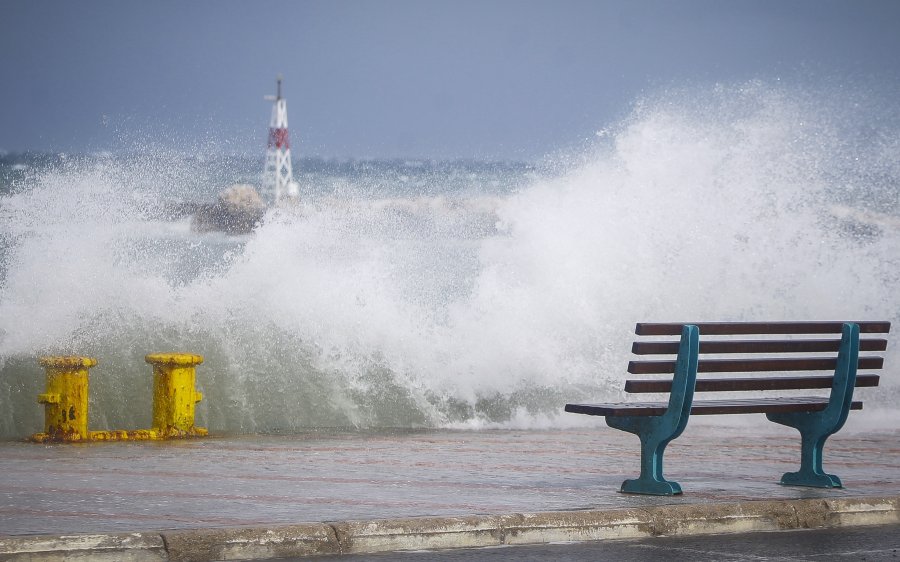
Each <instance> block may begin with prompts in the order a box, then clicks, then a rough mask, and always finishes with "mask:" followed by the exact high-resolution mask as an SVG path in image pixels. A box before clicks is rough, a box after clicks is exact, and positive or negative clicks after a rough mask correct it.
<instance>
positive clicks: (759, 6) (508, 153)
mask: <svg viewBox="0 0 900 562" xmlns="http://www.w3.org/2000/svg"><path fill="white" fill-rule="evenodd" d="M279 73H281V74H283V75H284V80H285V97H286V98H287V100H288V112H289V117H290V125H291V134H292V140H293V146H294V151H295V157H296V156H298V155H315V156H323V157H395V156H396V157H401V156H406V157H432V158H470V157H476V158H487V159H492V158H513V159H532V158H537V157H540V156H542V155H544V154H547V153H550V152H553V151H555V150H558V149H562V148H565V147H567V146H574V145H578V144H579V143H581V142H583V141H584V139H586V138H590V137H591V136H592V135H593V133H594V132H595V131H597V130H598V129H602V128H603V127H605V126H606V125H607V124H609V123H610V122H614V121H615V120H617V119H620V118H621V117H622V116H623V115H626V114H627V113H628V112H629V110H630V107H631V105H632V104H633V103H634V102H635V100H637V99H638V98H640V97H641V96H643V95H652V94H653V93H654V92H656V91H658V90H661V89H664V88H667V87H670V86H682V85H691V86H695V85H703V84H714V83H717V82H724V83H728V84H731V83H734V82H738V81H744V80H751V79H762V80H775V79H782V80H786V81H795V82H803V83H806V84H813V85H815V84H832V85H833V84H842V83H846V84H855V83H871V84H874V85H875V86H876V87H879V88H886V89H888V90H890V89H891V88H896V89H898V90H900V88H898V86H900V0H884V1H867V0H845V1H833V0H803V1H799V0H771V1H769V0H758V1H747V0H683V1H675V0H667V1H641V0H622V1H601V0H594V1H576V0H552V1H551V0H546V1H526V0H520V1H514V0H477V1H470V0H431V1H430V0H368V1H360V0H321V1H319V0H308V1H302V0H298V1H291V2H276V1H266V2H249V1H231V0H222V1H215V2H213V1H192V2H185V1H152V2H137V1H120V0H115V1H97V0H85V1H78V2H75V1H44V0H0V77H2V82H0V84H2V87H0V150H7V151H23V150H42V151H68V152H73V151H95V150H116V149H118V148H120V147H124V148H127V149H134V148H138V147H141V146H146V145H147V144H151V145H152V144H160V145H163V146H167V147H174V148H176V149H178V150H185V151H188V152H192V151H194V150H199V151H206V152H223V153H247V154H255V153H261V152H262V151H263V150H264V144H265V137H266V127H267V126H268V119H269V111H270V103H269V102H265V101H263V99H262V98H263V95H265V94H271V93H274V86H275V84H274V78H275V76H276V74H279ZM898 103H900V101H898Z"/></svg>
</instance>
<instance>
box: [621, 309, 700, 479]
mask: <svg viewBox="0 0 900 562" xmlns="http://www.w3.org/2000/svg"><path fill="white" fill-rule="evenodd" d="M699 353H700V330H698V329H697V326H692V325H686V326H684V327H683V328H682V330H681V343H680V345H679V348H678V359H677V361H676V364H675V373H674V375H673V376H672V390H671V392H670V394H669V407H668V408H667V409H666V413H665V414H663V415H661V416H606V425H608V426H610V427H613V428H615V429H621V430H622V431H627V432H628V433H634V434H635V435H637V436H638V437H640V439H641V475H640V476H639V477H638V478H637V479H633V480H626V481H625V482H623V483H622V488H621V490H620V491H621V492H624V493H629V494H649V495H654V496H672V495H676V494H680V493H681V486H680V485H679V484H678V482H672V481H670V480H666V479H665V478H664V477H663V453H664V452H665V450H666V445H668V444H669V442H670V441H672V440H673V439H675V438H676V437H678V436H679V435H681V432H682V431H684V428H685V427H687V422H688V418H689V417H690V414H691V404H692V403H693V401H694V386H695V383H696V381H697V361H698V356H699Z"/></svg>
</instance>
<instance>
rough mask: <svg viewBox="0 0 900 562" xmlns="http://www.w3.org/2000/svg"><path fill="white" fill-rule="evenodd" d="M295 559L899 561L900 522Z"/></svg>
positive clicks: (371, 561)
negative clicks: (799, 529)
mask: <svg viewBox="0 0 900 562" xmlns="http://www.w3.org/2000/svg"><path fill="white" fill-rule="evenodd" d="M290 560H294V561H296V562H301V561H309V560H314V561H315V562H326V561H328V562H331V561H333V562H338V561H342V562H387V561H397V562H425V561H431V560H435V561H438V562H457V561H467V562H468V561H476V560H477V561H481V560H485V561H488V562H530V561H537V560H541V561H546V560H553V561H560V562H575V561H578V562H582V561H588V560H590V561H595V560H612V561H616V562H628V561H645V560H665V561H668V562H672V561H676V560H686V561H688V560H689V561H691V562H713V561H716V562H719V561H749V560H753V561H760V560H777V561H788V562H789V561H799V560H805V561H817V562H818V561H838V560H840V561H842V562H847V561H852V560H866V561H872V560H894V561H900V525H890V526H883V527H855V528H840V529H816V530H802V531H778V532H765V533H763V532H760V533H747V534H735V535H707V536H699V537H674V538H670V537H665V538H664V537H659V538H652V539H641V540H621V541H600V542H587V543H573V544H550V545H536V546H509V547H499V548H480V549H459V550H444V551H428V552H388V553H382V554H367V555H356V556H325V557H318V558H312V559H310V558H302V559H300V558H295V559H290Z"/></svg>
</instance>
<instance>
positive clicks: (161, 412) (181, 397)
mask: <svg viewBox="0 0 900 562" xmlns="http://www.w3.org/2000/svg"><path fill="white" fill-rule="evenodd" d="M144 360H146V361H147V363H150V364H151V365H153V429H152V431H155V432H157V434H158V435H159V438H161V439H166V438H171V437H195V436H202V435H206V434H207V430H206V429H205V428H202V427H194V411H195V405H196V404H197V402H199V401H200V400H202V399H203V395H202V394H201V393H199V392H197V391H196V389H195V382H196V375H195V367H196V366H197V365H199V364H200V363H202V362H203V357H201V356H200V355H191V354H187V353H152V354H150V355H147V356H146V357H145V358H144Z"/></svg>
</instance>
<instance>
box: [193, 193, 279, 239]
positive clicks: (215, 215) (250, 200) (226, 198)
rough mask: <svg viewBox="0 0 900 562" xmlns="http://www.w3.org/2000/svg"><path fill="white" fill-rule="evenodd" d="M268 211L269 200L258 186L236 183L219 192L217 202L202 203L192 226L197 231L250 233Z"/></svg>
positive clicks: (194, 215) (194, 216)
mask: <svg viewBox="0 0 900 562" xmlns="http://www.w3.org/2000/svg"><path fill="white" fill-rule="evenodd" d="M265 213H266V204H265V202H264V201H263V200H262V197H260V195H259V192H258V191H256V188H254V187H253V186H252V185H245V184H236V185H232V186H231V187H229V188H227V189H225V190H224V191H222V192H221V193H219V196H218V197H217V198H216V202H215V203H212V204H208V205H201V206H200V207H199V208H198V209H197V210H196V211H195V212H194V214H193V216H192V218H191V227H192V228H193V229H194V230H195V231H197V232H209V231H221V232H226V233H228V234H247V233H249V232H251V231H252V230H253V227H255V226H256V225H257V224H258V223H259V221H261V220H262V218H263V215H265Z"/></svg>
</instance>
